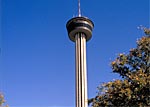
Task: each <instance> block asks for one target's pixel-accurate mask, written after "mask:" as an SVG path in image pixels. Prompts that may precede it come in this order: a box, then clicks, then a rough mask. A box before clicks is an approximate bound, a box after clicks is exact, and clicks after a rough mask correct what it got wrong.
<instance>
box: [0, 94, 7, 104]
mask: <svg viewBox="0 0 150 107" xmlns="http://www.w3.org/2000/svg"><path fill="white" fill-rule="evenodd" d="M4 103H5V100H4V96H3V94H2V93H0V107H8V105H6V106H3V104H4Z"/></svg>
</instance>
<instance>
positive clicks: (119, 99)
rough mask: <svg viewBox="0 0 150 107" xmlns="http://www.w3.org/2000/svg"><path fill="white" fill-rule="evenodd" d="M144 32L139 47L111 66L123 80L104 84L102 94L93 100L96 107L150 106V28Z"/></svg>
mask: <svg viewBox="0 0 150 107" xmlns="http://www.w3.org/2000/svg"><path fill="white" fill-rule="evenodd" d="M143 30H144V32H145V34H146V35H145V36H143V37H142V38H141V39H139V40H138V41H137V47H136V48H134V49H131V50H130V52H129V54H128V55H126V54H119V55H118V57H117V58H116V60H115V61H113V62H112V63H111V65H112V70H113V72H114V73H119V74H120V76H121V77H122V78H123V79H122V80H115V81H111V82H108V83H104V84H102V85H100V87H98V95H97V96H96V97H95V98H92V99H89V104H90V105H91V106H92V107H101V106H110V107H113V106H116V107H119V106H123V107H131V106H132V107H145V106H150V29H147V28H144V29H143Z"/></svg>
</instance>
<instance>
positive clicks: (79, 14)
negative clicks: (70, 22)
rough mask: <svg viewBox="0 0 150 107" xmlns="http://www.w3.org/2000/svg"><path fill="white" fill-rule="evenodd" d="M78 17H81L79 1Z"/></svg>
mask: <svg viewBox="0 0 150 107" xmlns="http://www.w3.org/2000/svg"><path fill="white" fill-rule="evenodd" d="M78 16H79V17H81V7H80V0H78Z"/></svg>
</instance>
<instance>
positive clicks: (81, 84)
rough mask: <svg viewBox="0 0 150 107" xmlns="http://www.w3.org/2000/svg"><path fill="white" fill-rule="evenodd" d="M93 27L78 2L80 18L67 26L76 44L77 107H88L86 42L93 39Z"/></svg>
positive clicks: (70, 36)
mask: <svg viewBox="0 0 150 107" xmlns="http://www.w3.org/2000/svg"><path fill="white" fill-rule="evenodd" d="M93 27H94V24H93V22H92V21H91V20H90V19H88V18H87V17H83V16H81V11H80V0H78V16H77V17H74V18H72V19H70V20H69V21H68V22H67V24H66V28H67V31H68V35H69V38H70V40H71V41H73V42H75V54H76V55H75V58H76V59H75V61H76V67H75V68H76V107H88V95H87V65H86V41H88V40H90V39H91V37H92V30H93Z"/></svg>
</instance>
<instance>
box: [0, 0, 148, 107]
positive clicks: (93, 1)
mask: <svg viewBox="0 0 150 107" xmlns="http://www.w3.org/2000/svg"><path fill="white" fill-rule="evenodd" d="M0 3H1V4H0V20H1V22H0V25H1V27H0V28H1V30H0V34H1V35H0V36H1V37H0V38H1V40H0V42H1V43H0V48H1V56H0V61H1V62H0V64H1V65H0V66H1V67H0V90H1V91H2V92H3V93H4V94H5V98H6V100H7V103H8V104H9V105H10V107H75V44H74V43H73V42H71V41H70V40H69V38H68V34H67V31H66V22H67V21H68V20H69V19H70V18H72V17H73V16H76V15H77V0H0ZM149 6H150V3H149V0H81V11H82V15H83V16H87V17H89V18H90V19H91V20H92V21H93V22H94V24H95V28H94V30H93V37H92V39H91V40H90V41H89V42H87V65H88V66H87V68H88V96H89V98H91V97H94V96H95V95H96V91H97V89H96V88H97V86H98V85H99V84H100V83H102V82H107V81H110V80H113V79H115V78H119V75H117V74H113V73H112V70H111V66H110V62H111V61H113V60H114V59H115V57H116V56H117V54H118V53H123V52H125V53H128V51H129V49H130V48H134V47H136V40H137V38H140V37H141V36H142V35H143V33H142V31H141V30H138V29H137V27H138V26H139V25H144V26H146V27H149V25H150V22H149V19H150V16H149V14H150V10H149Z"/></svg>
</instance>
